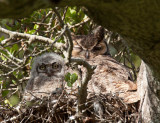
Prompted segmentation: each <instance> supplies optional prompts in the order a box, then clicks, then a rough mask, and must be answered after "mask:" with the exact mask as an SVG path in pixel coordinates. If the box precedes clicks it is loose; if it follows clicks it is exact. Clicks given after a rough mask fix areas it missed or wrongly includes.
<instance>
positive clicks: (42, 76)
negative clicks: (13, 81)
mask: <svg viewBox="0 0 160 123" xmlns="http://www.w3.org/2000/svg"><path fill="white" fill-rule="evenodd" d="M64 66H65V63H64V60H63V58H62V57H61V56H59V55H57V54H55V53H45V54H43V55H41V56H38V57H36V58H35V59H34V63H33V65H32V70H31V77H30V79H29V81H28V83H27V86H26V90H25V94H24V99H25V100H29V101H30V100H33V99H34V98H35V97H36V98H41V97H44V96H48V95H50V94H51V93H58V92H60V91H62V89H63V81H64V72H65V68H64Z"/></svg>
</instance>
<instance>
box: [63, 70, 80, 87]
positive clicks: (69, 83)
mask: <svg viewBox="0 0 160 123" xmlns="http://www.w3.org/2000/svg"><path fill="white" fill-rule="evenodd" d="M64 79H65V81H66V82H67V86H69V87H72V85H73V83H74V82H75V81H76V80H77V79H78V76H77V74H76V73H73V74H70V73H67V74H66V75H65V78H64Z"/></svg>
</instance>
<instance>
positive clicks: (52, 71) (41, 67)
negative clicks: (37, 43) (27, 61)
mask: <svg viewBox="0 0 160 123" xmlns="http://www.w3.org/2000/svg"><path fill="white" fill-rule="evenodd" d="M61 70H62V65H61V64H60V63H58V62H57V61H54V60H50V61H46V60H44V61H43V62H41V63H39V64H38V66H37V73H38V74H43V75H46V76H48V77H51V76H57V75H58V74H59V73H60V72H61Z"/></svg>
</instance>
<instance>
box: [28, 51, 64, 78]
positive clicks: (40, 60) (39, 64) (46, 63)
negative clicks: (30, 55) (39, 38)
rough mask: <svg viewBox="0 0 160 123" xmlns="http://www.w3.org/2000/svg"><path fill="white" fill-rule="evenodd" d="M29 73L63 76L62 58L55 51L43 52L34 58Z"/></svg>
mask: <svg viewBox="0 0 160 123" xmlns="http://www.w3.org/2000/svg"><path fill="white" fill-rule="evenodd" d="M31 75H33V76H34V77H36V76H46V77H53V76H54V77H60V76H64V60H63V58H62V57H61V56H59V55H57V54H55V53H45V54H43V55H41V56H38V57H36V58H35V59H34V63H33V67H32V71H31Z"/></svg>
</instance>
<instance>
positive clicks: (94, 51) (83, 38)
mask: <svg viewBox="0 0 160 123" xmlns="http://www.w3.org/2000/svg"><path fill="white" fill-rule="evenodd" d="M103 38H104V28H102V27H101V26H99V27H97V28H96V29H95V30H93V33H91V34H88V35H72V39H73V44H74V46H73V52H72V55H73V56H75V57H81V58H85V59H91V58H94V57H95V56H98V55H103V54H105V53H106V51H107V46H106V43H105V41H104V40H103Z"/></svg>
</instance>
